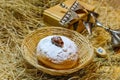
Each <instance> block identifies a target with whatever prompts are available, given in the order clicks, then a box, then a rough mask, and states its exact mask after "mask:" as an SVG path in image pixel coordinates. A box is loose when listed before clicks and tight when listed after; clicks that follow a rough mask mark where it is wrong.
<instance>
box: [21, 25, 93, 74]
mask: <svg viewBox="0 0 120 80" xmlns="http://www.w3.org/2000/svg"><path fill="white" fill-rule="evenodd" d="M42 29H63V30H67V31H68V32H72V33H75V34H77V35H79V36H80V37H81V38H83V39H86V38H85V37H83V36H82V35H81V34H80V33H78V32H76V31H73V30H70V29H66V28H62V27H42V28H39V29H38V30H35V31H33V32H32V33H30V34H28V35H26V38H25V39H24V40H23V42H22V46H21V47H22V51H23V52H22V55H23V58H24V59H25V60H26V61H27V62H28V63H30V64H31V65H33V66H34V67H36V68H37V69H39V70H42V69H43V70H47V71H48V72H47V73H48V74H51V75H64V74H70V73H73V72H76V71H78V70H79V69H81V68H83V67H84V66H85V65H80V67H76V68H72V69H67V70H56V69H52V68H47V67H44V66H42V65H35V64H33V63H32V62H30V61H29V60H28V59H27V58H26V56H25V55H24V53H25V51H24V46H25V45H24V44H25V41H26V39H27V38H28V37H31V36H32V35H33V34H36V33H37V32H38V31H40V30H42ZM86 42H88V44H89V41H88V40H87V39H86ZM89 46H90V47H91V51H92V52H91V53H92V54H91V55H90V56H89V59H88V61H86V65H87V64H89V63H90V62H91V60H92V59H93V57H94V50H93V47H92V45H91V44H89ZM43 70H42V71H43ZM49 71H52V72H57V73H56V74H52V72H49ZM43 72H44V71H43ZM45 72H46V71H45Z"/></svg>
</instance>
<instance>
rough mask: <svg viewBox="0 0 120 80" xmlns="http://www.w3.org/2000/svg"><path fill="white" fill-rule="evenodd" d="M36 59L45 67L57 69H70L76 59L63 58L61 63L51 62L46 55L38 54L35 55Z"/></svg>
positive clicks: (75, 63)
mask: <svg viewBox="0 0 120 80" xmlns="http://www.w3.org/2000/svg"><path fill="white" fill-rule="evenodd" d="M37 58H38V61H39V62H42V63H43V64H44V65H45V66H46V67H50V68H54V69H58V70H64V69H70V68H73V67H75V66H76V65H77V61H78V60H70V59H69V60H65V61H63V62H61V63H53V62H52V61H51V60H50V59H49V58H47V57H46V56H44V55H42V54H40V55H37Z"/></svg>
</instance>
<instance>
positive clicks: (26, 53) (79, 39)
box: [22, 27, 94, 75]
mask: <svg viewBox="0 0 120 80" xmlns="http://www.w3.org/2000/svg"><path fill="white" fill-rule="evenodd" d="M50 35H63V36H66V37H68V38H70V39H71V40H73V41H74V42H75V43H76V44H77V47H78V49H79V61H78V65H77V66H76V67H74V68H72V69H67V70H55V69H51V68H48V67H45V66H43V65H42V64H40V63H39V64H38V61H37V58H36V46H37V44H38V42H39V41H40V39H42V38H44V37H46V36H50ZM22 49H23V52H22V55H23V57H24V58H25V59H26V60H27V61H28V62H29V63H30V64H32V65H33V66H35V67H36V68H37V69H39V70H41V71H43V72H45V73H48V74H51V75H65V74H70V73H73V72H76V71H78V70H80V69H81V68H83V67H85V66H86V65H87V64H89V63H90V62H91V60H92V59H93V55H94V51H93V48H92V46H91V44H90V43H89V42H88V40H87V39H86V38H85V37H83V36H82V35H81V34H79V33H78V32H75V31H72V30H69V29H65V28H61V27H43V28H40V29H39V30H36V31H35V32H33V33H31V34H29V35H28V36H27V37H26V38H25V39H24V40H23V43H22Z"/></svg>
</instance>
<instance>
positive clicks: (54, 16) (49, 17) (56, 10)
mask: <svg viewBox="0 0 120 80" xmlns="http://www.w3.org/2000/svg"><path fill="white" fill-rule="evenodd" d="M77 3H80V4H81V6H83V7H84V8H85V9H87V10H90V11H93V10H94V9H95V8H94V7H93V6H91V5H88V4H86V3H84V2H82V1H77ZM64 4H65V5H64ZM64 4H62V6H64V8H63V7H61V6H60V4H58V5H55V6H53V7H51V8H49V9H46V10H44V13H43V18H44V22H45V23H47V24H48V25H51V26H59V27H65V28H68V29H72V30H75V31H78V32H81V31H83V30H84V25H83V23H82V19H83V20H84V19H86V17H87V14H86V13H85V12H84V13H76V12H75V11H77V10H78V9H79V8H80V7H79V8H78V6H77V5H76V0H66V1H65V2H64ZM66 6H67V7H66ZM73 8H74V9H73ZM69 13H70V14H69ZM68 14H69V15H68ZM76 14H77V15H76ZM77 16H78V17H77ZM67 17H68V18H67ZM78 24H79V25H78ZM76 25H78V27H77V26H76Z"/></svg>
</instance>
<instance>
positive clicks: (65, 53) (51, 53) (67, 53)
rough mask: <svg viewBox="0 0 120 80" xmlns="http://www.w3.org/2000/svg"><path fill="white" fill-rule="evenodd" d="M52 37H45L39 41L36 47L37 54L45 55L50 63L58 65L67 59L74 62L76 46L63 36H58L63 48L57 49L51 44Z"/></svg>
mask: <svg viewBox="0 0 120 80" xmlns="http://www.w3.org/2000/svg"><path fill="white" fill-rule="evenodd" d="M52 37H53V36H47V37H45V38H43V39H42V40H40V42H39V43H38V46H37V53H38V54H44V55H46V56H47V57H48V58H49V59H50V60H51V61H52V62H54V63H59V62H62V61H64V60H67V59H68V58H69V59H71V60H76V59H77V57H78V55H77V54H76V52H77V46H76V45H75V43H74V42H73V41H71V40H70V39H69V38H67V37H65V36H60V37H61V38H62V40H63V42H64V45H63V47H58V46H56V45H54V44H52V42H51V38H52Z"/></svg>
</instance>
